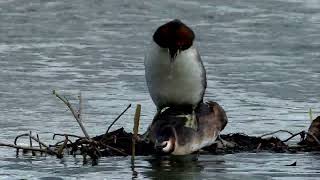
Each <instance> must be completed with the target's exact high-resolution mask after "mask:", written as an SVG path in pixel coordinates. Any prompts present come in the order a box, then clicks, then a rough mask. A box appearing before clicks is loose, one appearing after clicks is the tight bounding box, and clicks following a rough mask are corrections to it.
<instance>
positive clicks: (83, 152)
mask: <svg viewBox="0 0 320 180" xmlns="http://www.w3.org/2000/svg"><path fill="white" fill-rule="evenodd" d="M53 93H54V95H55V96H56V97H58V98H59V99H60V100H62V101H63V102H64V103H65V104H66V106H67V107H68V108H69V110H70V111H71V112H72V114H73V116H74V117H75V119H76V120H77V122H78V123H79V126H80V128H81V129H82V131H83V134H84V136H78V135H73V134H54V135H53V139H56V140H57V142H56V143H55V144H51V145H48V144H47V143H44V142H42V141H41V140H40V138H39V135H38V134H36V136H33V135H32V132H31V131H30V132H29V133H25V134H21V135H18V136H17V137H16V138H15V140H14V142H13V144H9V143H0V146H4V147H11V148H14V149H16V153H17V156H18V155H19V154H21V153H23V154H26V153H30V154H32V155H34V156H36V155H53V156H56V157H57V158H62V157H63V156H64V155H73V156H82V157H83V160H84V163H85V162H87V158H88V157H89V158H90V159H91V160H92V163H93V164H95V163H96V162H97V160H98V159H99V158H100V157H107V156H132V157H133V158H134V156H148V155H156V153H157V152H156V151H155V149H154V144H153V143H152V142H151V141H148V140H144V139H143V138H142V135H139V134H138V132H137V130H138V125H139V117H140V111H141V106H140V105H138V106H137V109H136V114H135V119H134V122H135V123H134V124H135V125H134V128H133V133H129V132H126V131H125V130H124V129H123V128H120V129H117V130H115V131H112V132H109V130H110V128H111V126H112V125H113V124H114V123H115V122H116V121H117V120H118V119H119V118H120V116H121V115H122V114H124V113H125V112H126V110H127V109H129V108H130V107H131V105H129V106H128V107H127V108H126V109H125V110H124V111H123V112H122V113H121V114H120V115H119V116H118V117H117V118H116V119H115V120H114V121H113V122H112V123H111V125H110V126H109V127H108V129H107V131H106V133H104V134H102V135H98V136H95V137H90V136H89V135H88V133H87V131H86V130H85V127H84V126H83V124H82V120H81V107H82V106H81V94H80V95H79V109H78V110H75V109H74V108H73V107H72V105H71V104H70V103H69V101H68V100H67V99H66V98H65V97H61V96H60V95H59V94H57V93H56V92H55V91H54V92H53ZM279 132H285V133H288V135H289V137H288V138H287V139H284V140H281V139H279V138H277V137H276V136H275V135H276V134H277V133H279ZM296 136H298V137H300V141H299V143H296V144H290V145H289V144H288V141H289V140H291V139H292V138H294V137H296ZM22 137H27V139H28V144H29V145H27V146H26V145H19V143H18V141H19V139H20V138H22ZM319 138H320V116H318V117H317V118H316V119H314V120H313V121H312V123H311V125H310V127H309V129H308V131H301V132H298V133H292V132H290V131H287V130H278V131H275V132H271V133H267V134H264V135H262V136H258V137H257V136H248V135H246V134H242V133H233V134H224V135H220V138H219V139H218V140H217V143H215V144H213V145H211V146H209V147H205V148H203V149H201V150H200V151H199V152H196V153H200V154H227V153H240V152H274V153H284V152H289V153H296V152H309V151H320V142H319ZM24 140H25V139H24ZM24 144H25V143H24Z"/></svg>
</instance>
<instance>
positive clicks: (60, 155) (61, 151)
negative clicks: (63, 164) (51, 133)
mask: <svg viewBox="0 0 320 180" xmlns="http://www.w3.org/2000/svg"><path fill="white" fill-rule="evenodd" d="M65 138H66V139H65V140H64V142H63V144H62V146H60V147H59V149H58V151H57V157H58V158H62V157H63V149H64V148H65V147H66V145H67V143H68V136H65Z"/></svg>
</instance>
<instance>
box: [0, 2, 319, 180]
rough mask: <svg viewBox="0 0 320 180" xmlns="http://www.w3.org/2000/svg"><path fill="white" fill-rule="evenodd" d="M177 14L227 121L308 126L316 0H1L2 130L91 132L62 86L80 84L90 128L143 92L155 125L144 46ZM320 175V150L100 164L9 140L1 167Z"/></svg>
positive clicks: (43, 174) (251, 129) (191, 175)
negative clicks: (33, 150) (25, 150)
mask: <svg viewBox="0 0 320 180" xmlns="http://www.w3.org/2000/svg"><path fill="white" fill-rule="evenodd" d="M175 18H178V19H181V20H182V21H183V22H185V23H186V24H188V25H189V26H191V27H192V28H193V29H194V31H195V33H196V40H197V42H196V45H197V46H198V48H199V50H200V53H201V57H202V60H203V62H204V65H205V67H206V70H207V78H208V88H207V90H206V95H205V99H206V100H209V99H210V100H214V101H217V102H218V103H219V104H221V105H222V106H223V107H224V108H225V110H226V111H227V115H228V118H229V123H228V125H227V127H226V129H225V130H224V132H223V133H232V132H244V133H246V134H250V135H261V134H263V133H266V132H271V131H274V130H278V129H286V130H290V131H292V132H298V131H301V130H306V129H307V128H308V126H309V124H310V117H309V115H308V112H309V109H310V108H311V109H312V111H313V113H312V114H313V117H315V116H317V115H320V91H319V89H320V85H319V84H320V63H319V61H320V1H318V0H266V1H254V0H239V1H233V0H224V1H218V0H213V1H210V0H200V1H190V0H189V1H188V0H187V1H186V0H183V1H182V0H175V1H170V0H167V1H156V0H151V1H145V2H144V1H138V0H130V1H118V0H108V1H107V0H92V1H86V0H77V1H76V0H59V1H57V0H41V1H37V0H6V1H0V142H3V143H12V142H13V140H14V138H15V136H16V135H18V134H22V133H27V132H29V130H31V131H33V132H34V133H38V134H39V135H40V138H41V140H43V141H45V142H47V143H54V142H56V140H52V134H53V133H72V134H78V135H82V132H81V130H80V128H79V127H78V125H77V124H76V122H75V121H74V119H73V117H72V115H71V113H70V112H69V111H67V108H66V107H65V105H64V104H63V103H62V102H61V101H59V100H58V99H57V98H56V97H54V96H53V95H52V90H57V91H58V92H59V93H60V94H61V95H63V96H66V97H67V98H68V99H70V101H71V102H72V103H73V105H74V106H77V103H78V100H77V96H78V94H79V91H81V93H82V97H83V121H84V124H85V127H86V128H87V131H88V133H89V134H90V135H91V136H94V135H99V134H102V133H104V132H105V131H106V129H107V127H108V125H109V124H110V123H111V122H112V120H113V119H114V118H115V117H116V116H117V115H118V114H120V112H121V111H122V110H123V109H124V108H125V107H126V106H127V105H128V104H130V103H132V104H133V105H135V104H137V103H140V104H142V116H141V123H140V129H139V131H140V132H143V131H145V130H146V128H147V126H148V124H149V123H150V122H151V119H152V117H153V115H154V113H155V109H156V108H155V106H154V105H153V103H152V101H151V98H150V97H149V94H148V90H147V88H146V84H145V80H144V65H143V57H144V53H145V50H146V49H147V47H148V44H149V43H150V42H151V39H152V33H153V31H154V30H155V29H156V28H157V27H158V26H159V25H161V24H163V23H165V22H166V21H169V20H171V19H175ZM133 114H134V108H131V109H130V110H129V111H128V112H127V113H126V114H125V115H124V116H122V118H121V119H120V120H119V121H118V122H117V123H116V124H115V125H114V126H113V129H116V128H119V127H124V128H125V129H126V130H127V131H131V130H132V126H133V123H132V122H133ZM278 136H279V137H280V138H286V137H288V135H287V134H279V135H278ZM298 140H299V139H294V140H293V141H291V143H294V141H298ZM27 143H28V141H27V140H26V139H24V140H23V139H21V140H20V141H19V144H27ZM295 161H297V166H286V165H288V164H291V163H293V162H295ZM133 168H134V171H136V172H137V176H136V177H135V176H134V175H133ZM319 177H320V157H319V154H316V153H298V154H277V153H275V154H272V153H257V154H256V153H239V154H227V155H217V156H214V155H210V156H209V155H208V156H200V157H199V158H198V160H197V161H190V160H182V161H180V160H179V161H175V160H170V159H169V160H166V159H156V158H154V157H137V159H136V162H135V166H134V167H133V166H131V163H130V157H110V158H101V159H100V160H99V164H98V165H97V166H91V165H83V164H82V159H81V158H80V157H77V158H73V157H70V156H66V157H65V158H63V159H57V158H55V157H50V156H47V157H44V156H42V157H41V156H37V157H32V156H30V155H25V156H23V155H20V156H19V157H16V154H15V151H14V150H13V149H8V148H3V147H1V148H0V179H89V178H90V179H130V178H136V179H317V178H319Z"/></svg>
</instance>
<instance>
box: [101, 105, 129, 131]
mask: <svg viewBox="0 0 320 180" xmlns="http://www.w3.org/2000/svg"><path fill="white" fill-rule="evenodd" d="M130 107H131V104H129V105H128V106H127V108H126V109H125V110H123V111H122V113H121V114H119V116H118V117H117V118H116V119H115V120H113V122H112V123H111V124H110V125H109V127H108V129H107V132H106V134H107V133H108V132H109V130H110V128H111V127H112V126H113V124H114V123H115V122H117V121H118V119H120V117H121V116H122V115H123V114H124V113H125V112H126V111H127V110H128V109H129V108H130Z"/></svg>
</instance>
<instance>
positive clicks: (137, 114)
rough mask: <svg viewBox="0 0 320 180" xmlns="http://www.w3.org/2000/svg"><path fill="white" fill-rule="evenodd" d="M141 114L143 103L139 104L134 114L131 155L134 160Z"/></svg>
mask: <svg viewBox="0 0 320 180" xmlns="http://www.w3.org/2000/svg"><path fill="white" fill-rule="evenodd" d="M140 114H141V105H140V104H137V108H136V112H135V114H134V124H133V136H132V156H131V160H132V161H134V156H135V154H136V139H137V136H138V130H139V121H140Z"/></svg>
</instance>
